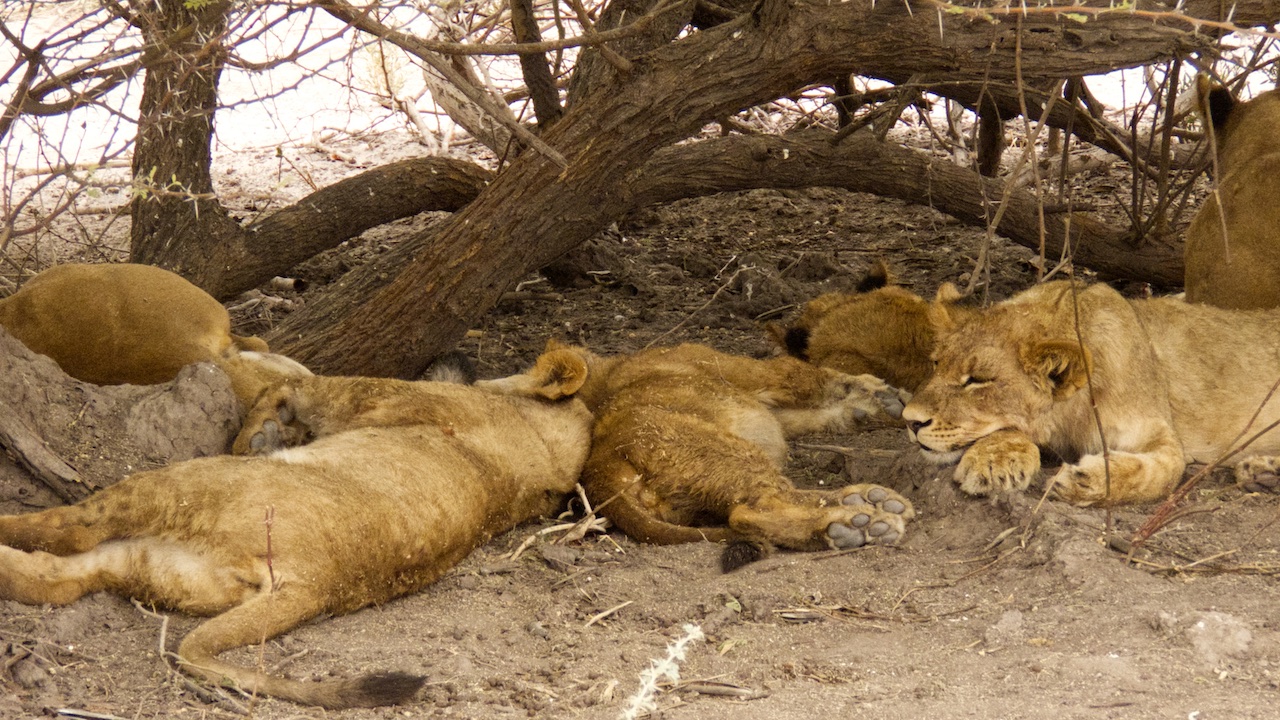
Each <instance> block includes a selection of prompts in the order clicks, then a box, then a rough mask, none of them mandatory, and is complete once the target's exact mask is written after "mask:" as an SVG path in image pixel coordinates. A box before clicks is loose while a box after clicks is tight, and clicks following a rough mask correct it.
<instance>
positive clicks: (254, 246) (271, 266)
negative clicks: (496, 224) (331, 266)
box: [216, 157, 492, 298]
mask: <svg viewBox="0 0 1280 720" xmlns="http://www.w3.org/2000/svg"><path fill="white" fill-rule="evenodd" d="M491 178H492V175H491V174H490V173H489V171H488V170H485V169H484V168H482V167H480V166H479V165H475V164H473V163H469V162H466V161H464V160H458V159H455V158H446V157H425V158H413V159H410V160H400V161H398V162H393V163H388V164H386V165H382V166H379V167H376V168H374V169H372V170H369V171H367V172H363V173H360V174H359V175H356V176H354V177H350V178H347V179H346V180H342V181H340V182H336V183H334V184H332V185H329V186H328V187H324V188H321V189H320V190H317V191H316V192H314V193H312V194H310V195H308V196H307V197H305V198H303V199H301V200H299V201H298V202H296V203H294V204H293V205H290V206H289V207H286V208H283V209H281V210H279V211H277V212H275V213H272V214H271V215H269V216H267V217H266V218H263V219H262V220H260V221H258V222H256V223H254V224H252V225H250V226H249V227H247V228H246V229H245V230H246V231H245V233H244V237H243V238H242V239H241V240H240V241H237V242H234V243H232V244H230V245H228V246H224V248H223V249H222V251H221V253H220V257H219V260H218V262H219V264H221V265H223V266H225V267H226V268H227V271H226V273H225V274H224V275H223V278H222V285H221V287H219V288H217V289H218V291H219V292H217V293H216V295H217V296H218V297H224V298H225V297H229V296H231V295H235V294H237V293H241V292H244V291H245V290H248V289H250V288H253V287H256V286H258V285H260V284H262V283H264V282H266V281H268V280H270V279H271V278H272V277H274V276H276V275H280V274H282V273H284V272H286V271H287V270H289V268H291V267H293V266H294V265H296V264H298V263H300V262H302V261H303V260H306V259H308V258H310V257H312V256H314V255H316V254H317V253H320V252H323V251H325V250H328V249H330V248H333V247H337V246H338V245H339V244H341V243H342V242H344V241H346V240H350V239H351V238H353V237H355V236H357V235H359V234H360V233H362V232H364V231H365V230H368V229H369V228H372V227H377V226H379V225H382V224H384V223H389V222H391V221H392V220H398V219H400V218H403V217H409V216H411V215H417V214H418V213H423V212H431V211H437V210H446V211H454V210H457V209H459V208H461V207H462V206H464V205H466V204H467V203H469V202H471V200H473V199H474V198H475V197H476V195H478V194H479V193H480V191H481V190H482V189H484V186H485V185H486V184H488V182H489V181H490V179H491ZM357 209H358V210H357Z"/></svg>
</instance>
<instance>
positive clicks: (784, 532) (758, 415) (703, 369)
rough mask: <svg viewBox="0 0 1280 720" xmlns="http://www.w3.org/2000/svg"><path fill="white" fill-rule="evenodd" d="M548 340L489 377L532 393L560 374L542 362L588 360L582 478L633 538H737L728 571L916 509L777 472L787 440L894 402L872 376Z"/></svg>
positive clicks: (784, 360) (893, 406) (781, 360)
mask: <svg viewBox="0 0 1280 720" xmlns="http://www.w3.org/2000/svg"><path fill="white" fill-rule="evenodd" d="M548 350H549V352H548V354H546V355H544V356H543V357H542V358H540V359H539V360H538V362H537V363H536V364H535V365H534V367H533V368H532V369H531V370H529V372H528V373H526V374H524V375H515V376H512V377H510V378H506V379H504V380H500V381H490V382H489V384H493V385H497V386H500V387H504V388H508V389H522V390H523V391H524V392H529V391H537V389H538V388H541V387H544V386H546V385H549V386H555V385H556V384H557V383H559V382H560V381H561V375H560V373H561V372H562V370H561V368H560V367H558V366H556V365H554V364H552V363H550V362H548V359H549V358H554V357H556V356H557V354H558V353H565V352H568V353H573V354H575V355H577V356H578V357H580V358H582V360H583V361H584V362H586V364H587V367H588V368H589V369H588V371H587V377H586V383H585V384H584V385H583V386H582V389H581V390H579V392H578V396H579V397H580V398H582V400H583V401H584V402H585V403H586V405H587V407H588V408H590V409H591V411H592V412H593V413H594V414H595V416H596V424H595V428H594V431H593V433H592V443H591V455H590V457H589V458H588V459H587V464H586V467H585V468H584V470H583V486H584V487H585V489H586V491H587V495H588V497H589V499H590V500H591V501H592V503H593V504H595V505H596V506H597V508H599V510H600V512H601V513H602V514H603V515H604V516H606V517H608V518H609V519H610V520H611V521H612V522H613V523H614V524H615V525H617V526H618V527H619V528H621V529H622V530H623V531H624V532H626V533H627V534H628V535H630V536H631V537H632V538H635V539H636V540H640V541H642V542H651V543H664V544H671V543H683V542H693V541H698V540H711V541H717V542H723V541H742V542H734V543H733V544H731V545H730V546H729V549H728V551H727V552H726V555H725V557H724V567H725V569H733V568H735V567H738V566H739V565H742V564H744V563H746V562H750V561H751V560H753V559H756V558H757V557H759V556H760V555H761V554H762V553H764V552H767V551H768V550H769V549H770V548H771V547H773V546H781V547H785V548H791V549H796V550H821V549H827V548H849V547H857V546H860V545H864V544H867V543H881V544H889V543H893V542H896V541H897V540H898V539H899V538H900V537H902V535H903V533H904V532H905V531H906V522H907V521H908V520H910V519H911V517H912V516H913V515H914V511H913V510H912V507H911V503H910V502H908V501H907V500H906V498H903V497H902V496H900V495H898V494H897V493H895V492H893V491H891V490H888V489H886V488H882V487H879V486H877V485H852V486H849V487H844V488H839V489H836V490H800V489H797V488H795V487H794V486H793V485H792V484H791V482H790V481H789V480H788V479H787V478H786V476H785V475H783V473H782V465H783V463H784V462H785V461H786V457H787V442H786V441H787V438H788V437H791V436H795V435H800V434H803V433H809V432H817V431H822V430H836V429H841V428H846V427H849V426H851V425H852V424H854V423H855V422H856V421H858V420H859V419H862V418H867V417H870V416H872V415H880V414H884V413H885V412H886V410H887V411H888V412H889V413H891V414H895V415H896V414H897V413H898V412H900V411H901V407H902V406H901V401H900V400H899V399H898V396H897V392H896V391H895V390H894V389H893V388H891V387H889V386H888V385H886V384H885V383H884V382H883V381H881V380H878V379H876V378H874V377H871V376H870V375H859V376H853V375H846V374H844V373H840V372H836V371H833V370H827V369H823V368H817V367H814V366H813V365H810V364H809V363H806V362H803V361H800V360H797V359H795V358H791V357H777V358H772V359H768V360H753V359H750V358H744V357H739V356H735V355H729V354H726V353H722V352H718V351H716V350H712V349H711V348H708V347H706V346H702V345H692V344H688V345H680V346H677V347H671V348H654V349H651V350H644V351H641V352H638V353H635V354H633V355H623V356H614V357H602V356H599V355H595V354H593V353H591V352H589V351H587V350H586V349H584V348H580V347H571V346H565V345H560V344H559V343H556V342H555V341H552V342H550V343H548ZM481 384H482V385H484V384H486V383H483V382H482V383H481Z"/></svg>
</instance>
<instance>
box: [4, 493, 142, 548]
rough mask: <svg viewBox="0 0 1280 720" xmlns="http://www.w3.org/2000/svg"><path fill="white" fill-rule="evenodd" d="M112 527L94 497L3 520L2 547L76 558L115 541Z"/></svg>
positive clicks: (99, 502) (98, 498) (5, 517)
mask: <svg viewBox="0 0 1280 720" xmlns="http://www.w3.org/2000/svg"><path fill="white" fill-rule="evenodd" d="M109 490H110V488H108V489H107V490H104V491H103V492H104V493H105V492H108V491H109ZM113 525H114V523H112V522H110V517H109V516H107V515H106V514H105V513H104V512H103V509H102V502H101V500H100V497H99V496H93V497H90V498H89V499H87V500H84V501H82V502H80V503H79V504H76V505H68V506H66V507H58V508H50V509H49V510H43V511H41V512H35V513H27V514H26V515H6V516H3V517H0V545H8V546H9V547H12V548H17V549H19V550H27V551H34V550H43V551H44V552H47V553H52V554H53V555H74V554H76V553H82V552H86V551H88V550H92V549H93V548H94V547H97V546H98V544H99V543H102V542H104V541H106V540H110V539H111V538H112V537H115V536H116V535H117V532H116V530H117V529H116V528H114V527H113Z"/></svg>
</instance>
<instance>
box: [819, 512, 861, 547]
mask: <svg viewBox="0 0 1280 720" xmlns="http://www.w3.org/2000/svg"><path fill="white" fill-rule="evenodd" d="M858 518H866V521H870V520H871V518H869V517H867V516H866V515H859V516H858V517H855V518H854V519H853V522H855V523H856V522H857V521H858ZM863 524H866V522H864V523H863ZM827 537H829V538H831V542H832V543H833V544H834V545H835V546H836V548H838V549H840V550H848V549H851V548H857V547H862V546H863V545H866V544H867V536H866V535H865V534H863V532H862V531H861V530H859V529H857V528H852V527H849V526H848V525H842V524H841V523H831V524H830V525H828V526H827Z"/></svg>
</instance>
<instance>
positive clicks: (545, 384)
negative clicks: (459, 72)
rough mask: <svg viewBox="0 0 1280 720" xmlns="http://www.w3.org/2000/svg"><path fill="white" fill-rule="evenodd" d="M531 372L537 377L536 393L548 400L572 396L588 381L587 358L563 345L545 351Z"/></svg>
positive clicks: (534, 389) (534, 391)
mask: <svg viewBox="0 0 1280 720" xmlns="http://www.w3.org/2000/svg"><path fill="white" fill-rule="evenodd" d="M530 374H531V375H533V376H534V377H535V378H536V379H537V384H536V386H535V387H534V388H533V394H534V395H537V396H538V397H543V398H546V399H548V400H559V399H560V398H566V397H571V396H572V395H573V394H574V393H576V392H578V391H579V390H581V389H582V386H583V385H584V384H586V382H587V359H586V358H585V357H583V356H582V353H579V352H576V351H574V350H573V349H572V348H570V347H568V346H564V345H562V346H560V347H558V348H555V349H552V350H549V351H548V352H545V353H543V354H542V355H541V356H540V357H539V358H538V361H537V362H536V363H535V364H534V366H533V370H532V371H531V372H530Z"/></svg>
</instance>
